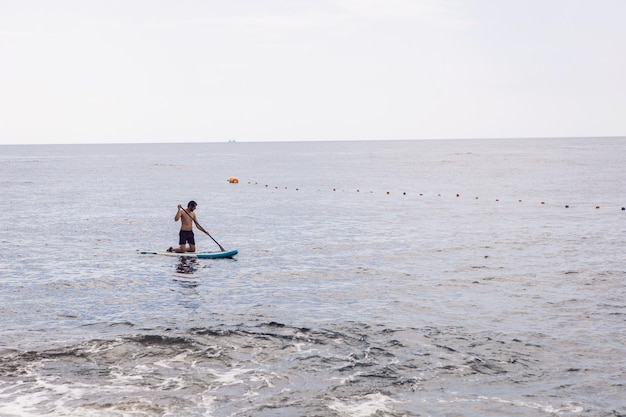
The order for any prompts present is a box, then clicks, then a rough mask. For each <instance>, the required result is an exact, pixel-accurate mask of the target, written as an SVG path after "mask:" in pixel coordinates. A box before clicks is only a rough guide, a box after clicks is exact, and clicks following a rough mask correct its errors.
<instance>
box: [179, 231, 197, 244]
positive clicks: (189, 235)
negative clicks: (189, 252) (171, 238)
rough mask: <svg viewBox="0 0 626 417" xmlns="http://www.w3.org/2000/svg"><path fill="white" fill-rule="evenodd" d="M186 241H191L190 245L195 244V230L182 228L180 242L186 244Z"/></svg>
mask: <svg viewBox="0 0 626 417" xmlns="http://www.w3.org/2000/svg"><path fill="white" fill-rule="evenodd" d="M185 243H189V244H190V245H195V244H196V241H195V239H194V238H193V231H191V230H181V231H180V233H179V234H178V244H179V245H184V244H185Z"/></svg>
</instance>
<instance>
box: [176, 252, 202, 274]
mask: <svg viewBox="0 0 626 417" xmlns="http://www.w3.org/2000/svg"><path fill="white" fill-rule="evenodd" d="M197 270H198V260H197V259H196V258H187V257H185V256H181V257H179V258H178V264H177V265H176V272H178V273H179V274H194V273H195V272H196V271H197Z"/></svg>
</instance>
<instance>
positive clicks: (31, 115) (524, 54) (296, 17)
mask: <svg viewBox="0 0 626 417" xmlns="http://www.w3.org/2000/svg"><path fill="white" fill-rule="evenodd" d="M624 22H626V1H624V0H436V1H435V0H310V1H309V0H228V1H226V0H220V1H218V0H55V1H50V0H0V144H20V143H24V144H48V143H63V144H65V143H143V142H149V143H152V142H222V141H229V140H236V141H242V142H246V141H298V140H384V139H463V138H524V137H581V136H583V137H584V136H626V117H625V115H626V76H624V74H626V52H625V51H626V24H624Z"/></svg>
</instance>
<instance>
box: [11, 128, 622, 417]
mask: <svg viewBox="0 0 626 417" xmlns="http://www.w3.org/2000/svg"><path fill="white" fill-rule="evenodd" d="M625 166H626V139H624V138H579V139H533V140H531V139H527V140H522V139H520V140H449V141H373V142H302V143H296V142H293V143H207V144H149V145H148V144H146V145H130V144H128V145H56V146H2V147H0V212H1V213H2V217H1V218H0V314H1V317H2V320H0V416H3V417H5V416H49V415H54V416H505V415H506V416H594V417H597V416H619V415H622V416H623V415H626V386H625V384H626V301H625V300H626V289H625V285H624V284H625V282H626V211H624V209H623V207H624V205H626V185H625V184H626V169H625V168H624V167H625ZM233 176H235V177H237V178H238V180H239V182H238V183H236V184H234V183H230V182H228V179H229V178H230V177H233ZM189 200H195V201H196V202H197V203H198V208H197V210H196V213H197V216H198V221H199V223H200V224H201V225H202V226H203V227H204V228H205V229H206V230H208V231H209V232H210V233H211V236H213V237H214V238H215V240H217V242H219V244H220V245H222V246H223V247H224V248H226V249H235V248H236V249H239V251H240V252H239V254H238V255H237V256H236V257H235V259H219V260H201V259H186V258H175V257H174V258H172V257H162V256H150V255H141V254H139V253H138V252H137V250H147V249H149V250H153V249H161V250H162V249H166V248H167V247H169V246H176V245H177V243H178V229H179V227H180V226H179V224H178V223H176V222H175V221H174V215H175V214H176V210H177V205H178V204H182V205H183V206H186V204H187V202H188V201H189ZM196 240H197V246H198V249H199V250H201V251H216V250H218V246H217V245H216V244H215V243H214V242H213V241H212V240H211V239H210V238H209V237H208V236H206V235H203V234H202V233H200V232H198V231H196Z"/></svg>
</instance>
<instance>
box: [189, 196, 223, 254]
mask: <svg viewBox="0 0 626 417" xmlns="http://www.w3.org/2000/svg"><path fill="white" fill-rule="evenodd" d="M181 208H182V209H183V211H184V212H185V213H187V216H189V217H191V214H189V213H188V212H187V210H185V208H184V207H181ZM191 220H193V222H194V223H195V224H196V227H197V228H198V229H200V230H202V231H203V232H204V233H206V234H207V235H208V236H209V237H210V238H211V239H213V236H211V234H210V233H209V232H207V231H206V230H204V227H202V226H200V223H198V221H197V220H196V219H194V218H193V217H191ZM213 242H215V243H216V244H217V246H219V247H220V250H221V251H222V252H226V249H224V248H223V247H222V245H220V244H219V243H217V240H215V239H213Z"/></svg>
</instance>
